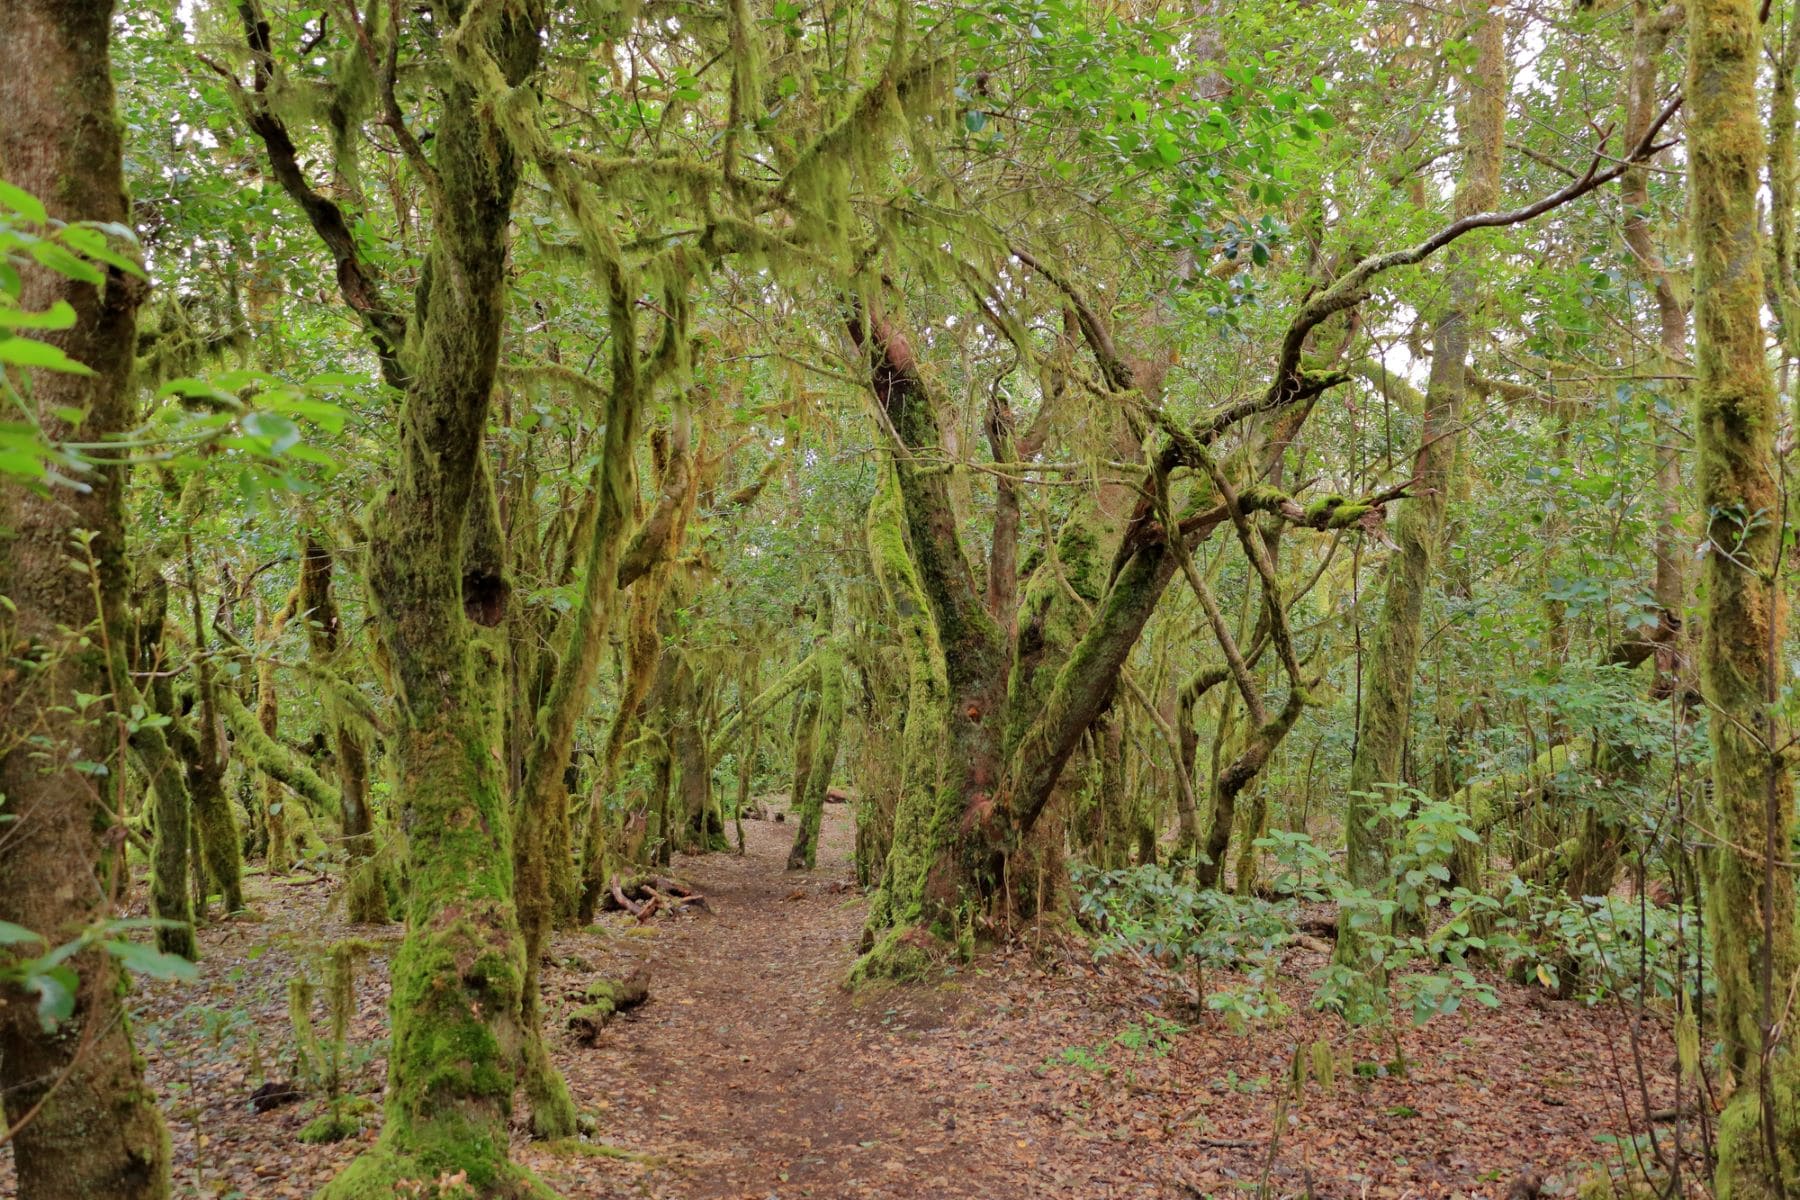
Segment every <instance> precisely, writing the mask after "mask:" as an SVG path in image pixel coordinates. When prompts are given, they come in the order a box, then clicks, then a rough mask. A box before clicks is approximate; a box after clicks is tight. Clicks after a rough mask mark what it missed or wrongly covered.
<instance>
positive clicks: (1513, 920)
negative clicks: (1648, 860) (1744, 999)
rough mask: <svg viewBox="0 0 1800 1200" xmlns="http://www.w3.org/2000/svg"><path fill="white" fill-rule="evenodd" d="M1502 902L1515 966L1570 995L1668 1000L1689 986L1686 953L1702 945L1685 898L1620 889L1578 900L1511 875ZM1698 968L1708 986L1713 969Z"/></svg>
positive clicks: (1595, 998) (1688, 956)
mask: <svg viewBox="0 0 1800 1200" xmlns="http://www.w3.org/2000/svg"><path fill="white" fill-rule="evenodd" d="M1504 906H1505V909H1506V912H1507V913H1508V916H1507V917H1505V918H1504V919H1503V925H1504V927H1505V928H1507V929H1508V930H1509V931H1510V932H1511V933H1512V939H1511V943H1510V944H1511V946H1512V947H1513V949H1512V952H1511V954H1510V956H1509V962H1510V963H1511V965H1513V966H1514V967H1515V968H1516V971H1515V973H1516V974H1518V975H1521V976H1523V977H1525V978H1529V979H1536V980H1537V981H1538V982H1539V983H1541V984H1542V985H1543V986H1545V987H1547V988H1550V989H1553V990H1555V991H1557V992H1559V993H1560V994H1562V995H1565V996H1568V997H1569V998H1572V999H1580V1000H1583V1001H1585V1002H1586V1003H1588V1004H1598V1003H1599V1002H1600V1001H1602V1000H1604V999H1607V998H1608V997H1610V996H1620V997H1623V998H1624V999H1626V1000H1632V1001H1635V1000H1638V999H1640V998H1641V999H1645V1000H1673V999H1674V998H1675V997H1676V996H1678V995H1680V994H1681V993H1682V992H1683V991H1684V990H1685V988H1686V987H1689V986H1691V982H1692V979H1693V978H1694V975H1695V972H1694V971H1693V969H1692V967H1693V964H1692V959H1691V956H1692V955H1693V954H1695V953H1698V952H1699V947H1701V946H1702V944H1703V939H1702V938H1701V937H1700V936H1699V932H1698V929H1697V927H1696V925H1697V922H1698V920H1699V917H1698V914H1697V913H1696V912H1695V911H1694V907H1693V906H1692V905H1691V904H1684V905H1682V906H1680V907H1679V908H1675V907H1666V906H1663V905H1659V904H1651V903H1648V902H1641V901H1640V900H1639V899H1636V898H1632V897H1624V896H1584V897H1582V898H1581V899H1579V900H1577V899H1574V898H1572V897H1570V896H1568V895H1567V894H1565V893H1564V892H1562V891H1561V890H1560V889H1554V888H1545V887H1540V886H1537V885H1533V884H1527V883H1524V882H1521V881H1520V880H1518V879H1517V878H1515V879H1513V881H1512V884H1511V888H1510V890H1509V891H1508V893H1507V895H1506V897H1505V900H1504ZM1698 975H1699V978H1700V979H1701V980H1703V981H1704V985H1705V987H1706V989H1707V991H1708V993H1710V992H1711V990H1712V972H1711V971H1710V970H1703V971H1700V972H1698Z"/></svg>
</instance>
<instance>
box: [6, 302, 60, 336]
mask: <svg viewBox="0 0 1800 1200" xmlns="http://www.w3.org/2000/svg"><path fill="white" fill-rule="evenodd" d="M74 324H75V309H74V307H73V306H72V305H70V303H69V302H68V301H67V300H58V301H57V302H56V303H55V304H52V305H51V306H50V307H49V308H47V309H45V310H44V311H43V312H26V311H25V310H24V309H22V308H4V307H0V329H69V328H71V327H73V326H74Z"/></svg>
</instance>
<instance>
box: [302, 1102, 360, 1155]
mask: <svg viewBox="0 0 1800 1200" xmlns="http://www.w3.org/2000/svg"><path fill="white" fill-rule="evenodd" d="M374 1112H375V1105H374V1104H373V1103H371V1102H370V1101H368V1100H366V1099H363V1098H362V1097H360V1096H356V1097H340V1098H339V1099H337V1100H334V1101H332V1102H331V1103H330V1104H328V1105H326V1107H325V1111H324V1112H322V1113H320V1114H319V1115H318V1116H316V1117H314V1118H313V1119H312V1120H310V1121H308V1122H307V1123H306V1124H305V1125H302V1126H301V1127H300V1133H299V1135H298V1136H299V1138H300V1140H301V1141H302V1142H305V1143H306V1144H307V1145H309V1146H316V1145H323V1144H326V1143H330V1142H342V1141H345V1140H347V1139H349V1138H353V1137H356V1136H358V1135H359V1134H361V1133H362V1131H363V1129H364V1127H365V1125H366V1124H367V1121H366V1118H367V1117H369V1116H370V1115H372V1114H373V1113H374Z"/></svg>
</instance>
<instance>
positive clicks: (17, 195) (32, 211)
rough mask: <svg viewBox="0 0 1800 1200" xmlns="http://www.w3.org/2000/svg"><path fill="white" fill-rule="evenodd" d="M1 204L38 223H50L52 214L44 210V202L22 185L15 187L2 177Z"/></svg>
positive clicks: (0, 186) (0, 187) (0, 185)
mask: <svg viewBox="0 0 1800 1200" xmlns="http://www.w3.org/2000/svg"><path fill="white" fill-rule="evenodd" d="M0 205H4V206H5V207H7V208H9V209H11V210H12V211H13V212H16V213H18V214H19V215H20V216H21V217H24V218H25V219H26V220H27V221H32V222H34V223H36V224H38V225H48V224H49V223H50V214H49V213H48V212H46V211H44V205H43V203H42V202H41V201H40V200H39V199H38V198H37V197H36V196H34V195H32V194H31V193H30V192H28V191H26V190H25V189H24V188H22V187H15V186H13V185H12V184H10V183H7V182H6V181H5V180H4V179H0Z"/></svg>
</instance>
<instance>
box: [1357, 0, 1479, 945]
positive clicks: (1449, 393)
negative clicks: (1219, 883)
mask: <svg viewBox="0 0 1800 1200" xmlns="http://www.w3.org/2000/svg"><path fill="white" fill-rule="evenodd" d="M1465 8H1466V10H1467V14H1468V16H1469V17H1470V18H1471V19H1472V20H1474V22H1475V30H1474V33H1473V35H1472V39H1471V40H1472V41H1473V42H1474V47H1475V58H1474V62H1473V64H1472V65H1471V67H1470V68H1469V70H1468V75H1467V77H1466V78H1465V79H1464V80H1463V81H1462V89H1461V91H1462V93H1463V94H1462V95H1461V96H1460V97H1459V102H1458V124H1459V126H1461V127H1462V128H1464V129H1466V130H1467V131H1468V132H1467V135H1466V136H1465V137H1464V139H1463V148H1462V159H1463V169H1462V174H1461V177H1460V178H1459V179H1458V181H1457V188H1456V201H1455V211H1456V215H1457V216H1458V217H1462V216H1467V215H1469V214H1472V213H1479V212H1483V211H1486V210H1487V209H1491V208H1493V207H1495V205H1496V203H1497V202H1498V200H1499V198H1500V164H1501V155H1502V146H1503V139H1504V137H1505V130H1506V98H1507V90H1508V78H1509V73H1508V66H1507V60H1506V12H1505V10H1504V9H1499V10H1491V9H1490V8H1489V7H1488V5H1487V3H1486V0H1473V2H1472V3H1470V4H1467V5H1466V6H1465ZM1447 257H1448V262H1447V264H1446V267H1445V275H1446V280H1445V289H1444V290H1445V303H1444V308H1443V309H1442V310H1441V311H1440V312H1439V313H1438V315H1437V317H1436V319H1435V320H1434V322H1433V326H1432V342H1433V346H1432V356H1431V374H1430V378H1429V383H1428V385H1427V389H1426V398H1425V419H1424V423H1423V425H1422V427H1421V428H1420V432H1419V449H1418V452H1417V453H1416V454H1415V455H1414V458H1413V470H1412V477H1413V480H1414V489H1415V490H1414V494H1413V496H1412V497H1411V498H1410V499H1408V500H1405V501H1403V502H1402V504H1401V511H1400V515H1399V517H1398V519H1397V520H1396V521H1395V528H1394V541H1395V542H1396V544H1397V547H1398V548H1397V549H1396V550H1395V551H1394V554H1393V556H1392V558H1391V559H1390V561H1389V563H1388V569H1387V579H1386V581H1385V583H1384V585H1383V593H1382V603H1381V616H1380V619H1379V621H1378V623H1377V625H1376V629H1375V637H1374V646H1373V649H1372V652H1371V654H1370V658H1369V670H1368V675H1367V678H1366V680H1365V682H1364V685H1363V704H1362V712H1361V714H1360V727H1359V728H1358V730H1357V738H1356V753H1355V756H1354V758H1353V759H1352V761H1351V766H1350V785H1349V789H1348V793H1349V794H1348V797H1347V807H1346V811H1345V814H1344V835H1345V841H1346V846H1347V854H1346V860H1347V861H1346V871H1347V874H1348V875H1349V877H1350V881H1351V883H1353V884H1355V885H1356V886H1358V887H1362V888H1374V887H1376V886H1377V885H1378V884H1379V883H1380V881H1381V879H1382V877H1383V875H1384V873H1385V870H1386V867H1385V857H1386V854H1385V849H1384V846H1385V839H1386V833H1385V830H1384V828H1383V827H1382V826H1381V823H1380V822H1379V821H1377V820H1375V819H1374V818H1375V817H1376V811H1377V808H1378V806H1379V805H1380V804H1381V803H1382V802H1383V799H1384V798H1383V797H1382V796H1381V794H1380V793H1381V789H1382V788H1384V787H1389V786H1393V785H1398V784H1402V783H1404V782H1405V778H1404V776H1403V774H1402V771H1401V765H1402V759H1403V757H1404V754H1405V749H1406V742H1407V736H1408V729H1409V726H1410V721H1411V714H1412V701H1413V681H1414V675H1415V674H1416V672H1417V670H1418V665H1419V641H1420V629H1421V624H1422V621H1423V617H1424V612H1425V597H1426V592H1427V589H1429V588H1430V586H1431V582H1432V575H1433V570H1434V564H1435V562H1436V560H1437V559H1438V557H1439V556H1440V555H1441V554H1442V552H1443V539H1444V522H1445V510H1446V507H1447V500H1448V497H1449V494H1450V491H1451V477H1452V472H1453V470H1454V468H1455V464H1456V446H1457V441H1458V438H1457V432H1458V430H1459V429H1460V427H1461V424H1462V409H1463V399H1464V397H1465V395H1466V391H1467V380H1466V372H1467V368H1468V353H1469V323H1470V321H1471V320H1472V319H1473V317H1474V310H1475V308H1476V307H1477V305H1478V303H1479V299H1480V297H1479V279H1478V276H1477V273H1476V269H1475V264H1474V262H1473V261H1472V255H1471V254H1470V253H1469V252H1467V251H1465V250H1463V249H1462V248H1460V247H1452V248H1451V249H1450V250H1449V251H1448V252H1447ZM1354 915H1355V914H1353V913H1352V911H1351V910H1350V909H1346V910H1345V914H1344V916H1343V917H1342V918H1341V919H1340V920H1339V923H1338V941H1337V952H1336V958H1337V961H1338V962H1340V963H1343V964H1345V965H1348V966H1351V967H1353V968H1355V969H1358V970H1360V969H1362V968H1363V967H1364V966H1366V964H1364V963H1363V962H1362V961H1361V958H1362V942H1361V939H1359V938H1358V937H1357V934H1358V932H1360V930H1359V928H1358V927H1356V925H1355V923H1354V921H1353V916H1354Z"/></svg>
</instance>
